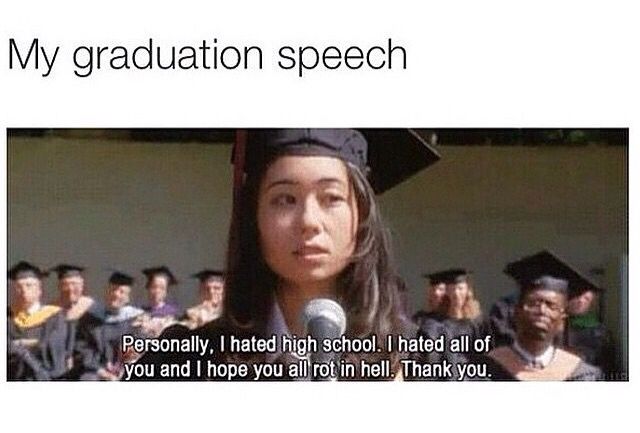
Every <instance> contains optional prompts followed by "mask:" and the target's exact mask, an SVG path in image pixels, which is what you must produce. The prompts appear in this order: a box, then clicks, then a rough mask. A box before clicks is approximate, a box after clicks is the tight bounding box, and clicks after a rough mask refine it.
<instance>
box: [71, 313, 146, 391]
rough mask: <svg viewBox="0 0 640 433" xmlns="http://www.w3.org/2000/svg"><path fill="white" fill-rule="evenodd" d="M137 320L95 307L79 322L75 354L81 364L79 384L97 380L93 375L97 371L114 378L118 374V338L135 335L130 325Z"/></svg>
mask: <svg viewBox="0 0 640 433" xmlns="http://www.w3.org/2000/svg"><path fill="white" fill-rule="evenodd" d="M123 308H125V309H126V308H134V307H129V306H126V307H123ZM135 310H138V309H135ZM132 311H133V310H132ZM138 311H141V310H138ZM137 316H138V315H134V314H113V313H111V312H109V311H108V310H107V309H105V308H104V307H98V308H94V309H92V310H91V311H89V312H87V313H86V314H85V315H84V316H82V317H81V318H80V319H79V321H78V326H77V337H76V351H77V352H78V353H79V354H80V359H81V363H82V371H81V376H80V379H81V380H97V379H98V376H97V371H98V370H100V369H108V370H110V371H111V372H112V373H114V374H116V375H119V374H121V373H122V370H123V369H124V365H123V356H122V352H121V344H122V336H123V335H125V334H130V335H137V333H138V327H137V326H136V324H135V323H134V322H135V320H136V318H137Z"/></svg>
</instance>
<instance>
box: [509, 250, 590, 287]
mask: <svg viewBox="0 0 640 433" xmlns="http://www.w3.org/2000/svg"><path fill="white" fill-rule="evenodd" d="M504 272H505V273H506V274H507V275H509V276H510V277H512V278H513V279H514V280H516V282H517V283H518V284H519V285H520V288H521V290H522V291H523V292H524V291H527V290H530V289H536V288H543V289H546V290H554V291H557V292H561V293H563V294H565V295H569V294H570V293H571V292H573V291H574V290H582V289H579V288H580V287H583V285H584V284H587V285H588V286H589V287H593V288H595V289H597V288H596V287H595V285H593V283H591V282H590V281H589V280H588V279H587V278H585V277H584V276H582V275H581V274H580V273H579V272H578V271H576V270H575V269H573V268H572V267H571V266H569V265H568V264H567V263H565V262H564V261H562V260H561V259H560V258H558V257H557V256H556V255H554V254H553V253H551V252H550V251H547V250H544V251H540V252H539V253H536V254H534V255H531V256H527V257H524V258H522V259H520V260H517V261H515V262H512V263H509V264H508V265H507V267H506V268H505V270H504Z"/></svg>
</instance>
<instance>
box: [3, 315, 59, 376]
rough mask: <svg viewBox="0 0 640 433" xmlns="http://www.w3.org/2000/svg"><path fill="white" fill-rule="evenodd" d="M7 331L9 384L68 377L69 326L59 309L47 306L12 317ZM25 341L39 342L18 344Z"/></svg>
mask: <svg viewBox="0 0 640 433" xmlns="http://www.w3.org/2000/svg"><path fill="white" fill-rule="evenodd" d="M7 328H8V329H7V333H8V345H9V351H8V359H7V361H8V366H7V378H8V380H53V379H57V378H59V377H60V376H62V375H63V374H64V373H65V370H66V359H65V354H66V343H67V326H66V323H65V320H64V316H63V314H62V312H61V311H60V308H59V307H56V306H53V305H45V306H43V307H42V308H41V309H40V310H39V311H37V312H35V313H33V314H31V315H29V314H27V313H25V312H22V313H16V314H13V313H11V314H10V316H9V321H8V324H7ZM24 339H27V340H31V339H33V340H37V342H36V343H35V344H33V345H23V344H20V343H18V341H19V340H24Z"/></svg>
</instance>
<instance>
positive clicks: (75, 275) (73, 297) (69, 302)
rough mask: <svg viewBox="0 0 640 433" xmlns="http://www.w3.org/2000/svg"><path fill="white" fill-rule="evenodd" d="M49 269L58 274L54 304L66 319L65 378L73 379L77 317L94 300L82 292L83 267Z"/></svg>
mask: <svg viewBox="0 0 640 433" xmlns="http://www.w3.org/2000/svg"><path fill="white" fill-rule="evenodd" d="M51 271H54V272H56V274H57V275H58V291H59V297H58V301H57V302H56V305H58V306H59V307H61V308H62V311H63V313H64V316H65V319H66V321H67V370H68V372H67V374H66V375H65V378H67V379H74V378H77V374H78V367H79V364H78V359H77V355H78V354H77V353H76V352H75V340H76V331H77V324H78V319H80V317H82V316H83V315H84V314H85V313H86V312H87V311H89V309H90V308H91V307H92V306H93V304H94V300H93V298H91V297H89V296H85V295H84V294H83V293H84V289H85V287H84V285H85V282H84V276H83V275H82V271H84V268H82V267H80V266H75V265H67V264H61V265H58V266H56V267H55V268H52V269H51Z"/></svg>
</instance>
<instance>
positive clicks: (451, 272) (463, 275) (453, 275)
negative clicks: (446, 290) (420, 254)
mask: <svg viewBox="0 0 640 433" xmlns="http://www.w3.org/2000/svg"><path fill="white" fill-rule="evenodd" d="M470 275H471V272H469V271H467V270H466V269H463V268H455V269H447V270H445V271H439V272H434V273H431V274H422V277H423V278H428V279H429V283H430V284H440V283H445V284H455V283H460V282H464V281H467V278H469V276H470Z"/></svg>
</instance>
